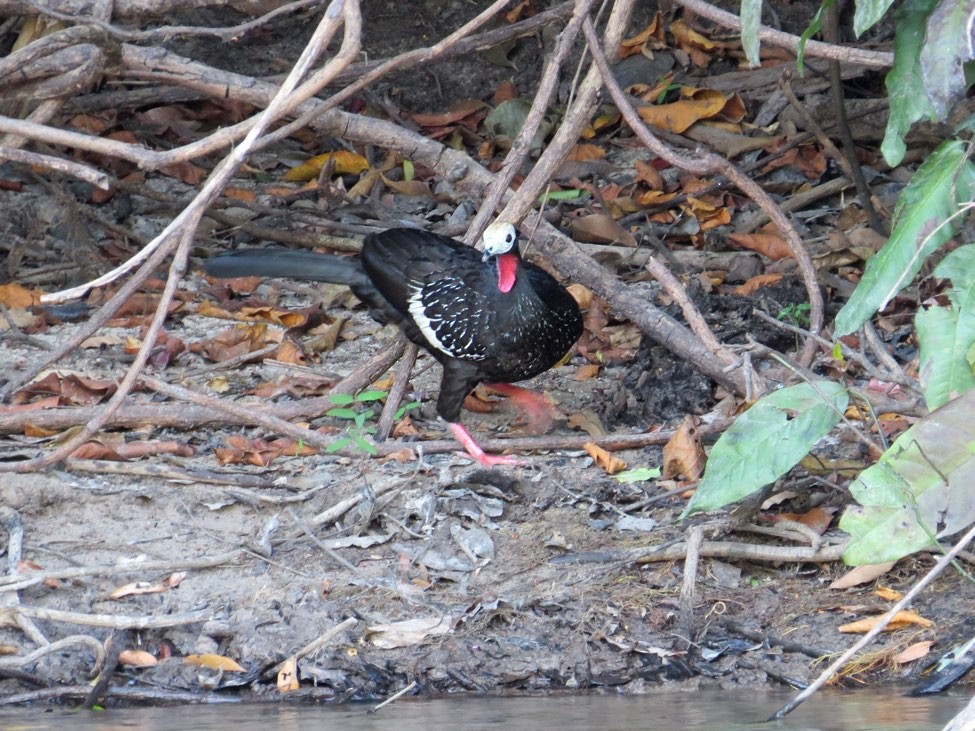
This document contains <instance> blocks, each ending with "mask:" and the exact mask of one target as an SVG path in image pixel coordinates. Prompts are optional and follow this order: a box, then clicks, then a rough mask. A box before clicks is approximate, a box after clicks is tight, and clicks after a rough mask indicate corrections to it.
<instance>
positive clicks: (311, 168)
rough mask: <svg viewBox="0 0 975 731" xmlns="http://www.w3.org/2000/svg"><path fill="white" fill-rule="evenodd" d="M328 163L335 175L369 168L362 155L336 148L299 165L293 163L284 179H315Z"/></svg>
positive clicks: (352, 173)
mask: <svg viewBox="0 0 975 731" xmlns="http://www.w3.org/2000/svg"><path fill="white" fill-rule="evenodd" d="M330 164H334V165H335V167H334V170H335V173H336V174H337V175H358V174H359V173H361V172H363V171H364V170H368V169H369V161H368V160H366V158H364V157H363V156H362V155H360V154H358V153H355V152H350V151H349V150H337V151H335V152H326V153H324V154H323V155H316V156H315V157H312V158H310V159H308V160H305V161H304V162H303V163H301V164H300V165H295V166H294V167H293V168H291V170H289V171H288V172H287V174H286V175H285V176H284V179H285V180H288V181H292V182H307V181H309V180H315V179H316V178H318V174H319V173H320V172H321V171H322V168H323V167H325V165H330Z"/></svg>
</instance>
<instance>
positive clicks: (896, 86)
mask: <svg viewBox="0 0 975 731" xmlns="http://www.w3.org/2000/svg"><path fill="white" fill-rule="evenodd" d="M935 5H937V0H906V2H904V4H903V5H902V6H901V7H900V8H899V9H898V11H897V15H896V18H897V25H896V31H895V35H894V66H893V68H891V70H890V71H889V72H888V73H887V100H888V102H889V104H890V116H889V117H888V118H887V131H886V133H885V134H884V141H883V144H881V146H880V150H881V152H883V153H884V159H885V160H886V161H887V164H888V165H890V166H891V167H894V166H896V165H900V163H901V160H903V159H904V152H905V151H906V150H907V145H906V144H905V143H904V137H905V135H907V133H908V131H909V130H910V129H911V125H912V124H914V123H915V122H916V121H918V120H919V119H931V120H933V119H935V118H936V115H935V113H934V107H933V106H931V101H930V100H929V99H928V96H927V94H925V93H924V78H923V77H922V76H921V49H922V48H923V47H924V31H925V23H926V21H927V19H928V15H930V14H931V11H932V10H934V6H935ZM860 6H861V4H860V3H859V2H858V3H857V9H856V12H857V14H858V15H859V13H860V10H861V7H860ZM884 9H885V10H886V8H884ZM878 17H879V16H878ZM854 27H856V21H854ZM859 33H860V32H859V31H857V34H858V35H859Z"/></svg>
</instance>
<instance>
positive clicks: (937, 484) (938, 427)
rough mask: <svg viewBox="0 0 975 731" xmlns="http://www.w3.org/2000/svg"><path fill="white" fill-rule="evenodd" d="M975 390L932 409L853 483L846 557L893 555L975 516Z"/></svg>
mask: <svg viewBox="0 0 975 731" xmlns="http://www.w3.org/2000/svg"><path fill="white" fill-rule="evenodd" d="M973 410H975V390H972V391H969V392H968V393H966V394H965V395H964V396H962V397H960V398H957V399H955V400H954V401H950V402H949V403H947V404H945V405H944V406H942V407H941V408H940V409H937V410H936V411H932V412H931V413H930V414H928V415H927V416H925V417H924V418H923V419H921V420H920V421H919V422H917V423H916V424H915V425H914V426H912V427H911V428H910V429H908V430H907V431H906V432H904V433H903V434H901V435H900V437H898V439H897V441H896V442H894V443H893V444H892V445H891V446H890V449H888V450H887V451H886V452H885V453H884V454H883V456H882V457H881V458H880V460H879V461H878V462H877V463H876V464H874V465H873V466H871V467H869V468H868V469H866V470H864V471H863V472H861V473H860V476H859V477H857V479H856V480H854V481H853V483H852V484H851V485H850V492H851V494H852V495H853V497H854V498H856V500H857V502H859V503H860V505H858V506H852V507H849V508H847V510H846V512H845V513H844V514H843V517H842V519H841V520H840V528H842V529H843V530H845V531H846V532H847V533H849V534H850V544H849V545H848V546H847V549H846V552H845V553H844V554H843V559H844V560H845V561H846V562H847V563H848V564H851V565H854V566H859V565H864V564H874V563H883V562H885V561H896V560H897V559H899V558H902V557H903V556H907V555H909V554H911V553H914V552H915V551H920V550H922V549H924V548H927V547H929V546H931V545H932V539H933V538H934V537H937V538H944V537H947V536H951V535H954V534H955V533H958V532H960V531H963V530H965V529H966V528H968V526H970V525H971V524H972V522H973V521H975V421H973V420H972V417H971V415H972V413H973Z"/></svg>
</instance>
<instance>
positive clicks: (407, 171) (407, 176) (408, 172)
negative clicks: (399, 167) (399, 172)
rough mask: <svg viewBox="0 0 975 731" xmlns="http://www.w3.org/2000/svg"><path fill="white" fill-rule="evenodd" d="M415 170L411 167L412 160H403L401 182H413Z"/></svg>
mask: <svg viewBox="0 0 975 731" xmlns="http://www.w3.org/2000/svg"><path fill="white" fill-rule="evenodd" d="M414 175H416V169H415V168H414V167H413V161H412V160H403V180H413V176H414Z"/></svg>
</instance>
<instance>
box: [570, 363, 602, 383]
mask: <svg viewBox="0 0 975 731" xmlns="http://www.w3.org/2000/svg"><path fill="white" fill-rule="evenodd" d="M599 370H600V366H599V365H597V364H596V363H586V364H585V365H584V366H581V367H580V368H579V370H577V371H576V374H575V380H577V381H589V380H592V379H593V378H595V377H596V376H598V375H599Z"/></svg>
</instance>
